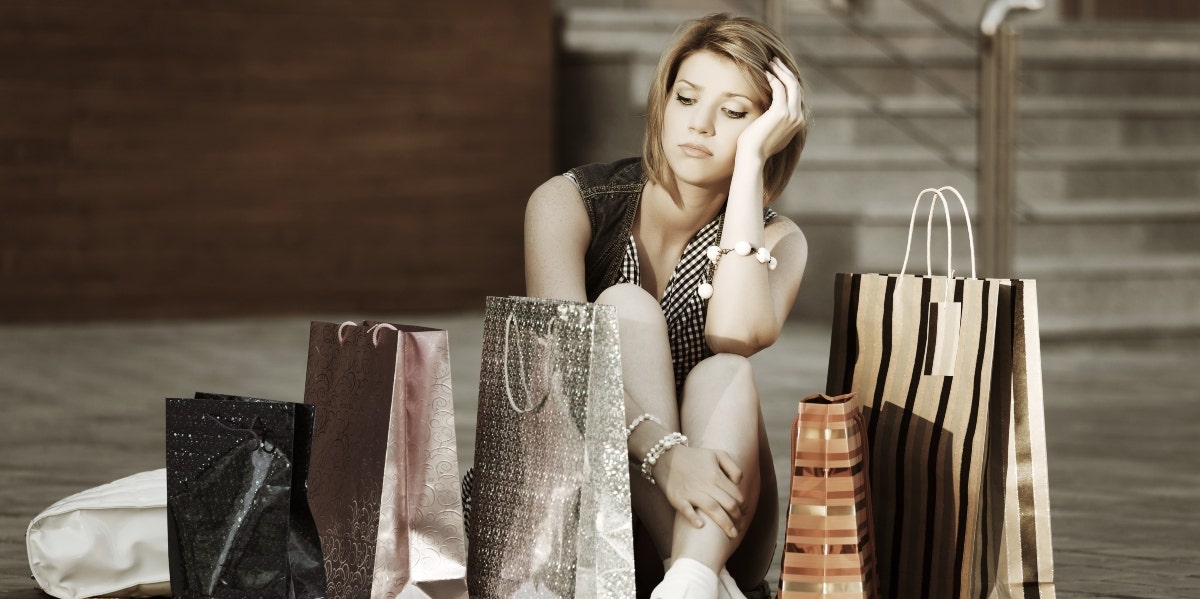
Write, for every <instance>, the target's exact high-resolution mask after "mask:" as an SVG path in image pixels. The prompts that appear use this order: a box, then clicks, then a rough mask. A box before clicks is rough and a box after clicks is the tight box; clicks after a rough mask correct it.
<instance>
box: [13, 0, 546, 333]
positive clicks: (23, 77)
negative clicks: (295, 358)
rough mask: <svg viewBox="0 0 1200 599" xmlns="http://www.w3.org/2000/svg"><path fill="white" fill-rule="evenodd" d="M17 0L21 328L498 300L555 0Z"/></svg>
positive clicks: (16, 225)
mask: <svg viewBox="0 0 1200 599" xmlns="http://www.w3.org/2000/svg"><path fill="white" fill-rule="evenodd" d="M432 4H433V3H415V2H414V3H395V2H371V1H365V2H355V3H345V2H336V1H334V0H292V1H287V2H285V1H282V0H239V1H218V0H208V1H203V0H200V1H195V0H193V1H189V2H183V1H180V0H157V1H149V0H109V1H104V2H99V1H91V0H88V1H81V0H76V1H55V2H46V1H44V0H43V1H39V0H32V1H10V2H4V3H0V321H30V320H79V319H109V318H144V317H197V316H228V315H248V314H276V313H304V312H312V311H323V312H341V311H360V312H373V313H378V312H386V313H396V312H402V311H414V310H456V309H464V308H466V309H480V308H482V306H483V298H484V296H485V295H488V294H510V293H518V292H520V290H521V288H522V254H521V217H522V214H521V213H522V210H523V206H524V201H525V199H526V198H527V197H528V195H529V192H530V191H531V190H532V189H533V188H534V187H536V185H537V184H538V183H539V182H540V181H542V180H544V179H545V178H546V177H548V176H549V175H550V174H552V172H551V166H552V151H553V142H552V139H553V136H552V125H553V118H552V115H553V108H552V106H553V81H552V66H553V51H554V44H553V7H552V6H551V4H550V3H549V2H541V3H530V2H496V1H489V0H469V1H461V2H451V3H436V4H437V5H436V6H432Z"/></svg>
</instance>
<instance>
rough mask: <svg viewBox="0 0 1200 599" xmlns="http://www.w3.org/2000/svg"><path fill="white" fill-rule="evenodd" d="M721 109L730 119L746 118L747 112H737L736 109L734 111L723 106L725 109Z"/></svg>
mask: <svg viewBox="0 0 1200 599" xmlns="http://www.w3.org/2000/svg"><path fill="white" fill-rule="evenodd" d="M723 110H724V111H725V116H727V117H729V118H731V119H741V118H746V114H747V113H745V112H738V111H736V110H730V109H728V108H725V109H723Z"/></svg>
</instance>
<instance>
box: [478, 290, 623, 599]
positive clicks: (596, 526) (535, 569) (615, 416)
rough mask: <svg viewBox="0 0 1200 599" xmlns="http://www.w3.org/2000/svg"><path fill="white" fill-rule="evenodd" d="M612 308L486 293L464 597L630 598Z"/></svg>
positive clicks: (618, 372) (618, 370)
mask: <svg viewBox="0 0 1200 599" xmlns="http://www.w3.org/2000/svg"><path fill="white" fill-rule="evenodd" d="M624 427H625V408H624V391H623V387H622V383H621V356H620V347H619V344H618V338H617V316H616V309H615V308H613V307H611V306H600V305H594V304H585V303H579V302H563V301H554V300H544V299H531V298H516V297H513V298H495V297H493V298H488V302H487V312H486V315H485V319H484V341H483V363H482V367H481V372H480V383H479V418H478V421H477V429H476V441H475V474H474V477H475V487H474V490H473V493H474V495H473V498H472V506H473V507H472V510H471V516H470V517H471V522H470V531H471V539H470V555H469V560H468V571H469V573H470V574H469V582H470V589H471V597H473V598H478V599H485V598H493V597H496V598H499V597H504V598H508V597H545V598H567V597H574V598H622V599H624V598H627V597H633V596H634V568H633V532H632V526H631V513H632V512H631V508H630V498H629V466H628V460H627V457H626V456H627V450H626V447H625V434H624V433H625V431H624Z"/></svg>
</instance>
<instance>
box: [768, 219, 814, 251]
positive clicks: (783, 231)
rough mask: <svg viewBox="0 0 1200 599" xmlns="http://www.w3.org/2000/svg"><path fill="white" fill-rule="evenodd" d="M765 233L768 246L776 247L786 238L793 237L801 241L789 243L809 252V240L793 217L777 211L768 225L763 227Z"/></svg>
mask: <svg viewBox="0 0 1200 599" xmlns="http://www.w3.org/2000/svg"><path fill="white" fill-rule="evenodd" d="M763 235H764V237H765V238H766V239H765V240H764V241H766V243H767V245H768V246H772V247H775V246H777V245H778V244H779V242H780V241H782V240H784V239H792V240H795V241H796V242H799V243H789V244H787V245H789V246H792V247H795V248H797V249H803V251H804V252H807V248H808V240H807V239H806V238H805V237H804V231H802V230H801V229H800V225H797V224H796V222H795V221H793V220H792V219H790V218H788V217H786V216H784V215H782V214H778V213H776V214H775V215H774V216H773V217H771V220H770V221H768V222H767V226H766V228H765V229H763Z"/></svg>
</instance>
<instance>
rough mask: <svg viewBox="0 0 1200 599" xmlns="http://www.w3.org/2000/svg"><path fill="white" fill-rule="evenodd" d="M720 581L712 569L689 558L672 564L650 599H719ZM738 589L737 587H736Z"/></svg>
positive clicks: (651, 593)
mask: <svg viewBox="0 0 1200 599" xmlns="http://www.w3.org/2000/svg"><path fill="white" fill-rule="evenodd" d="M719 587H720V581H719V580H718V577H717V573H716V572H713V571H712V568H709V567H708V566H706V565H704V564H702V563H700V562H698V561H696V560H694V559H691V558H687V557H681V558H679V559H677V560H675V561H674V562H673V563H672V564H671V568H670V569H669V570H667V574H666V576H664V577H663V580H662V582H660V583H658V586H656V587H654V590H653V591H651V592H650V599H718V597H719V595H718V592H719V591H718V588H719ZM735 588H736V587H735Z"/></svg>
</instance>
